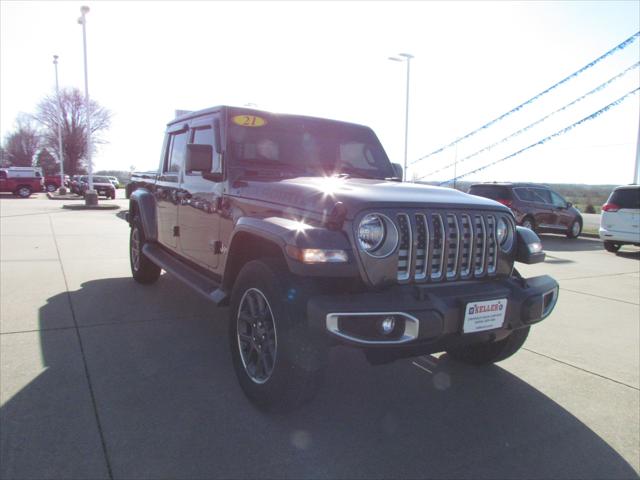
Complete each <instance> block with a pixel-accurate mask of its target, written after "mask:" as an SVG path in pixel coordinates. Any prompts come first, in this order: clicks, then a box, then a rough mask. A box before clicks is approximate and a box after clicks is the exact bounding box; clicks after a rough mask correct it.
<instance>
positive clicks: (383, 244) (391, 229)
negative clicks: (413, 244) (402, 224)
mask: <svg viewBox="0 0 640 480" xmlns="http://www.w3.org/2000/svg"><path fill="white" fill-rule="evenodd" d="M357 236H358V244H359V245H360V248H361V249H362V250H363V251H364V252H365V253H367V254H368V255H371V256H372V257H375V258H385V257H388V256H389V255H391V254H392V253H393V252H394V251H395V249H396V247H397V246H398V229H397V228H396V226H395V224H394V223H393V222H392V221H391V219H390V218H389V217H387V216H386V215H382V214H381V213H369V214H368V215H365V216H364V217H363V218H362V220H361V221H360V224H359V225H358V231H357Z"/></svg>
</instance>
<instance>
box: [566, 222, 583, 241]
mask: <svg viewBox="0 0 640 480" xmlns="http://www.w3.org/2000/svg"><path fill="white" fill-rule="evenodd" d="M580 232H582V222H581V221H580V220H574V221H573V223H572V224H571V226H570V227H569V230H567V237H568V238H578V236H579V235H580Z"/></svg>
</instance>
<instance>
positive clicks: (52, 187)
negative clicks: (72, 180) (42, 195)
mask: <svg viewBox="0 0 640 480" xmlns="http://www.w3.org/2000/svg"><path fill="white" fill-rule="evenodd" d="M56 188H57V187H56V185H55V184H54V183H47V185H46V189H47V192H49V193H53V192H55V191H56Z"/></svg>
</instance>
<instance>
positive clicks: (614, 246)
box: [604, 240, 622, 253]
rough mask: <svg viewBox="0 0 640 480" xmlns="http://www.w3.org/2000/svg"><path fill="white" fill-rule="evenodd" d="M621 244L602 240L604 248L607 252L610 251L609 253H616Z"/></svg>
mask: <svg viewBox="0 0 640 480" xmlns="http://www.w3.org/2000/svg"><path fill="white" fill-rule="evenodd" d="M621 246H622V245H620V244H619V243H615V242H612V241H610V240H605V242H604V249H605V250H606V251H607V252H611V253H617V252H618V250H620V247H621Z"/></svg>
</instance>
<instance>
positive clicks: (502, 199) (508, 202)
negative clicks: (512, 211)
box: [496, 198, 513, 208]
mask: <svg viewBox="0 0 640 480" xmlns="http://www.w3.org/2000/svg"><path fill="white" fill-rule="evenodd" d="M496 202H499V203H501V204H503V205H504V206H506V207H509V208H511V206H512V205H513V200H507V199H505V198H498V199H496Z"/></svg>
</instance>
